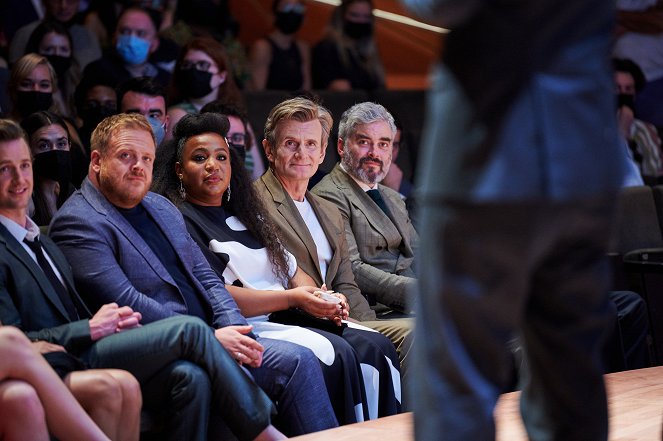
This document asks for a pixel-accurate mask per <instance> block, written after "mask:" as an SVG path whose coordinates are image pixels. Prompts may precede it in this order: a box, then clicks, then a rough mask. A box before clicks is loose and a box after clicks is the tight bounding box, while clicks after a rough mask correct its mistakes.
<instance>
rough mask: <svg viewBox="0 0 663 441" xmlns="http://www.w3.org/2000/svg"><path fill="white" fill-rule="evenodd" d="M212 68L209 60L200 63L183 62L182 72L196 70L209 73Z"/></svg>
mask: <svg viewBox="0 0 663 441" xmlns="http://www.w3.org/2000/svg"><path fill="white" fill-rule="evenodd" d="M210 67H212V63H210V62H209V61H207V60H198V61H190V60H184V61H182V66H181V69H182V70H191V69H196V70H200V71H203V72H208V71H209V68H210Z"/></svg>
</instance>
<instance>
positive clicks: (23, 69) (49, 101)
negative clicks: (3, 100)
mask: <svg viewBox="0 0 663 441" xmlns="http://www.w3.org/2000/svg"><path fill="white" fill-rule="evenodd" d="M7 88H8V90H9V98H10V100H11V103H12V109H11V112H10V113H9V117H10V118H11V119H13V120H14V121H16V122H21V120H23V118H26V117H27V116H30V115H31V114H33V113H35V112H39V111H40V110H50V111H51V112H56V113H59V112H60V110H61V109H59V108H58V106H57V105H56V103H55V100H54V99H53V96H54V94H56V93H57V91H58V85H57V75H56V74H55V70H54V69H53V66H51V64H50V63H49V62H48V59H46V57H44V56H42V55H38V54H34V53H30V54H27V55H24V56H23V57H21V58H20V59H19V60H18V61H17V62H16V63H15V64H14V66H13V67H12V71H11V76H10V77H9V85H8V87H7Z"/></svg>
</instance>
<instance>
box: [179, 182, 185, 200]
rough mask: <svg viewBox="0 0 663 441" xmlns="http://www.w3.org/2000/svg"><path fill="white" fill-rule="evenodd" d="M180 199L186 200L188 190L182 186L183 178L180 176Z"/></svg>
mask: <svg viewBox="0 0 663 441" xmlns="http://www.w3.org/2000/svg"><path fill="white" fill-rule="evenodd" d="M179 193H180V197H181V198H182V200H183V201H184V200H186V190H185V189H184V185H182V177H181V176H180V189H179Z"/></svg>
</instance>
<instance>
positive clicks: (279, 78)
mask: <svg viewBox="0 0 663 441" xmlns="http://www.w3.org/2000/svg"><path fill="white" fill-rule="evenodd" d="M272 12H273V13H274V18H275V21H274V30H273V31H272V32H271V33H270V34H269V35H267V36H266V37H264V38H261V39H259V40H258V41H256V42H255V43H254V45H253V48H252V49H251V53H250V54H249V58H250V62H251V86H252V88H253V90H263V89H275V90H302V89H303V90H309V89H311V55H310V52H311V51H310V48H309V46H308V44H307V43H305V42H304V41H301V40H298V39H296V38H295V34H296V33H297V31H299V29H300V28H301V26H302V23H303V21H304V13H305V12H306V6H305V5H304V1H303V0H274V2H273V3H272Z"/></svg>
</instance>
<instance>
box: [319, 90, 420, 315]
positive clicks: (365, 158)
mask: <svg viewBox="0 0 663 441" xmlns="http://www.w3.org/2000/svg"><path fill="white" fill-rule="evenodd" d="M395 134H396V124H395V123H394V118H393V117H392V116H391V114H390V113H389V112H388V111H387V109H385V108H384V107H382V106H381V105H380V104H375V103H369V102H364V103H359V104H355V105H354V106H352V107H350V108H349V109H348V110H346V111H345V112H344V113H343V115H342V116H341V120H340V121H339V123H338V143H337V147H338V154H339V155H340V156H341V162H339V163H338V164H336V166H335V167H334V169H333V170H332V171H331V173H329V174H328V175H326V176H325V177H324V178H322V180H321V181H320V182H319V183H318V184H317V185H316V186H315V187H314V188H313V193H315V194H316V195H318V196H321V197H323V198H325V199H327V200H328V201H330V202H332V203H333V204H334V205H336V207H338V209H339V210H340V212H341V214H342V216H343V221H344V225H345V237H346V240H347V243H348V253H349V256H348V257H349V259H350V262H351V264H352V272H353V273H354V277H355V281H356V282H357V286H359V289H360V290H361V292H362V294H364V295H365V296H368V299H369V301H371V300H372V301H373V303H374V302H376V301H377V302H378V303H380V304H382V305H385V306H386V307H387V308H390V309H394V310H397V311H401V312H409V311H410V310H411V308H412V307H413V306H414V296H415V295H416V293H417V286H416V285H417V279H416V276H415V273H414V255H415V253H416V251H417V248H418V245H419V236H418V235H417V232H416V231H415V229H414V226H413V225H412V222H411V221H410V217H409V216H408V212H407V209H406V208H405V203H404V202H403V200H402V199H401V197H400V195H399V194H398V193H397V192H395V191H394V190H392V189H390V188H388V187H385V186H383V185H379V183H380V182H381V181H382V179H383V178H384V176H385V175H386V174H387V171H388V170H389V168H390V166H391V163H392V162H391V161H392V143H393V140H394V136H395Z"/></svg>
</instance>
